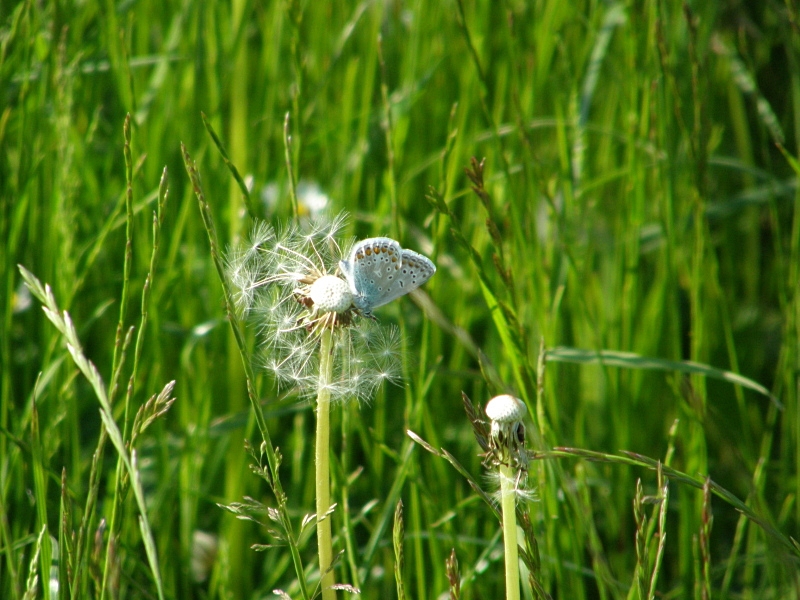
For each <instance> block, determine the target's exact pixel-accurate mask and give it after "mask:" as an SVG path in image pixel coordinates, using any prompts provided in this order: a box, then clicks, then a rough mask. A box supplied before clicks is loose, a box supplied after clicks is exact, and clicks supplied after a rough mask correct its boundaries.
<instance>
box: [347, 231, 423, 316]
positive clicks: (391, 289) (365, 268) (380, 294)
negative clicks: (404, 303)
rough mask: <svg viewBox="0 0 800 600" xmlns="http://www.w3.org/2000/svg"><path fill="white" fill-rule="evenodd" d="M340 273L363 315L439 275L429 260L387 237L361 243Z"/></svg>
mask: <svg viewBox="0 0 800 600" xmlns="http://www.w3.org/2000/svg"><path fill="white" fill-rule="evenodd" d="M339 269H340V270H341V272H342V274H343V275H344V277H345V279H346V280H347V283H348V285H349V286H350V290H351V291H352V292H353V304H354V305H355V307H356V308H357V309H358V310H359V311H360V312H361V313H363V314H365V315H370V314H371V313H372V310H373V309H375V308H377V307H379V306H383V305H384V304H386V303H388V302H391V301H392V300H394V299H395V298H399V297H400V296H403V295H405V294H407V293H409V292H410V291H412V290H415V289H417V288H418V287H419V286H421V285H422V284H423V283H425V282H426V281H428V279H430V278H431V277H432V276H433V274H434V273H435V272H436V265H434V264H433V262H432V261H431V260H430V259H429V258H428V257H426V256H423V255H422V254H418V253H417V252H414V251H413V250H404V249H403V248H401V247H400V244H399V243H398V242H396V241H395V240H393V239H392V238H387V237H376V238H368V239H366V240H361V241H360V242H358V243H356V245H355V246H353V249H352V251H351V252H350V256H349V257H348V258H347V260H342V261H339Z"/></svg>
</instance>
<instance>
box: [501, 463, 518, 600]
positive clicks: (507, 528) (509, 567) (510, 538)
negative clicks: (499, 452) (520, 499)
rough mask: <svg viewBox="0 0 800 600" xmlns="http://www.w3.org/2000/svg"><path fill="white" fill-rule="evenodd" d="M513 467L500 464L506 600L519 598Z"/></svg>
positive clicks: (514, 476) (514, 475)
mask: <svg viewBox="0 0 800 600" xmlns="http://www.w3.org/2000/svg"><path fill="white" fill-rule="evenodd" d="M515 480H516V474H515V473H514V469H513V468H512V467H510V466H508V465H505V464H501V465H500V493H501V497H502V503H501V507H502V509H503V544H504V549H505V558H506V600H519V552H518V550H517V512H516V493H515V484H514V482H515Z"/></svg>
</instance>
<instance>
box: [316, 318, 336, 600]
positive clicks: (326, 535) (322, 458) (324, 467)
mask: <svg viewBox="0 0 800 600" xmlns="http://www.w3.org/2000/svg"><path fill="white" fill-rule="evenodd" d="M319 352H320V357H319V387H318V389H317V436H316V438H317V439H316V470H317V472H316V486H317V547H318V552H319V572H320V585H321V587H322V599H323V600H335V599H336V590H335V589H334V588H333V584H334V576H333V571H332V570H331V563H332V561H333V543H332V541H331V519H330V515H328V514H327V513H328V510H330V507H331V474H330V433H331V432H330V422H331V419H330V412H331V392H330V382H331V377H332V374H333V335H332V332H331V330H330V329H328V328H326V329H325V330H324V331H323V332H322V335H321V339H320V348H319Z"/></svg>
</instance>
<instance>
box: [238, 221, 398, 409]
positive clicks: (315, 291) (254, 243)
mask: <svg viewBox="0 0 800 600" xmlns="http://www.w3.org/2000/svg"><path fill="white" fill-rule="evenodd" d="M346 222H347V220H346V218H345V217H344V216H338V217H336V218H334V219H332V220H323V219H321V218H308V219H304V220H303V221H302V226H295V225H291V226H288V227H285V228H283V229H280V230H276V229H274V228H273V227H271V226H270V225H268V224H264V223H260V224H258V225H257V226H255V227H254V228H253V230H252V232H251V234H250V237H249V241H248V242H247V243H246V244H242V245H241V246H240V247H238V248H235V249H232V250H230V251H229V252H228V253H227V256H226V267H227V275H228V279H229V281H230V282H231V284H232V286H233V288H234V292H235V293H234V296H235V301H236V305H237V307H238V308H239V310H241V311H242V313H244V314H248V315H249V316H250V317H251V318H252V320H253V322H254V323H255V324H256V326H257V327H258V335H259V338H260V341H261V343H262V347H261V350H260V357H261V358H260V366H261V367H263V368H264V369H265V370H267V371H269V372H270V373H272V375H273V376H274V378H275V381H276V383H277V384H278V387H279V389H285V390H290V391H291V392H293V393H296V394H297V395H298V396H300V397H303V398H308V397H312V396H314V395H315V394H316V393H317V392H318V388H319V385H320V383H319V341H320V338H321V334H322V332H323V331H324V330H329V331H330V332H331V335H332V336H333V344H334V346H333V347H334V352H335V357H334V362H333V373H332V376H331V378H330V381H329V382H327V383H326V384H325V385H326V386H327V389H328V391H329V392H330V394H331V400H332V401H346V400H348V399H357V400H358V401H359V402H368V401H369V400H370V399H371V398H372V397H373V395H374V394H375V391H376V390H377V388H378V387H379V386H381V385H382V384H383V383H384V382H386V381H390V382H397V381H398V380H399V379H400V374H401V373H400V371H401V368H400V346H401V344H400V336H399V333H398V330H397V328H394V327H389V328H386V327H381V326H379V325H378V324H377V322H376V321H374V320H371V319H364V318H361V316H362V315H361V314H360V313H359V312H358V311H357V310H356V308H355V306H354V299H353V291H352V289H351V287H350V286H349V284H348V282H346V281H345V280H344V279H342V278H340V277H339V276H338V267H339V263H340V261H341V260H342V259H343V258H344V254H343V251H342V247H343V245H341V244H340V242H339V241H338V239H337V238H338V235H339V234H340V233H341V230H342V228H343V227H344V226H345V224H346ZM347 246H349V244H344V247H347Z"/></svg>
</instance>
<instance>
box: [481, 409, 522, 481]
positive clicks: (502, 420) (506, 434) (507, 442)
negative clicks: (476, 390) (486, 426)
mask: <svg viewBox="0 0 800 600" xmlns="http://www.w3.org/2000/svg"><path fill="white" fill-rule="evenodd" d="M526 414H528V409H527V407H526V406H525V403H524V402H523V401H522V400H520V399H519V398H515V397H514V396H510V395H509V394H502V395H500V396H495V397H494V398H492V399H491V400H489V402H488V403H487V404H486V416H487V417H489V420H490V421H491V432H490V439H489V449H490V452H491V455H492V457H493V459H494V460H495V461H496V462H499V463H505V464H509V462H513V463H515V464H517V465H518V466H523V465H524V466H527V454H526V451H525V425H524V424H523V422H522V420H523V419H524V418H525V415H526Z"/></svg>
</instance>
